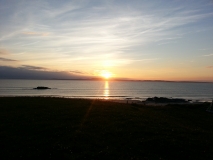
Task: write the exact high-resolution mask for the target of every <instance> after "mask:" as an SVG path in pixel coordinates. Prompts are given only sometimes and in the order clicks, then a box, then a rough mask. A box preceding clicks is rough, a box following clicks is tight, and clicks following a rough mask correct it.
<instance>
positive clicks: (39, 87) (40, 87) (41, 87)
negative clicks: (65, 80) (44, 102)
mask: <svg viewBox="0 0 213 160" xmlns="http://www.w3.org/2000/svg"><path fill="white" fill-rule="evenodd" d="M33 89H51V88H49V87H43V86H38V87H36V88H33Z"/></svg>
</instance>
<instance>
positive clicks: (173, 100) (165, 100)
mask: <svg viewBox="0 0 213 160" xmlns="http://www.w3.org/2000/svg"><path fill="white" fill-rule="evenodd" d="M146 102H154V103H187V102H189V101H187V100H185V99H180V98H171V99H170V98H165V97H153V98H147V99H146Z"/></svg>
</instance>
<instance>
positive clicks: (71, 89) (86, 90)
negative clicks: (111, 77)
mask: <svg viewBox="0 0 213 160" xmlns="http://www.w3.org/2000/svg"><path fill="white" fill-rule="evenodd" d="M38 86H45V87H49V88H51V89H46V90H37V89H34V88H36V87H38ZM0 96H1V97H4V96H43V97H65V98H93V99H134V100H141V101H142V100H145V99H146V98H149V97H167V98H183V99H187V100H192V101H208V102H210V101H212V99H213V83H200V82H199V83H195V82H144V81H92V80H6V79H2V80H0Z"/></svg>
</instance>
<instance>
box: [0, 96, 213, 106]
mask: <svg viewBox="0 0 213 160" xmlns="http://www.w3.org/2000/svg"><path fill="white" fill-rule="evenodd" d="M1 97H4V98H7V97H22V98H28V97H41V98H42V97H43V98H62V99H88V100H100V101H110V102H116V103H123V104H137V105H144V106H166V105H194V104H204V103H212V100H205V101H204V100H201V99H200V100H199V99H195V100H189V99H183V98H181V99H183V100H185V101H186V102H185V103H182V102H180V103H178V102H164V103H159V102H148V101H146V99H147V98H139V97H135V98H126V96H110V97H104V96H103V97H95V96H56V95H32V96H31V95H28V96H26V95H5V96H2V95H0V98H1ZM115 97H116V98H115ZM121 97H123V98H121ZM124 97H125V98H124ZM164 98H167V97H164ZM168 99H169V98H168ZM170 99H176V98H170Z"/></svg>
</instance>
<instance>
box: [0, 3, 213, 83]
mask: <svg viewBox="0 0 213 160" xmlns="http://www.w3.org/2000/svg"><path fill="white" fill-rule="evenodd" d="M0 21H1V25H0V66H2V67H13V68H20V67H21V68H25V69H26V70H36V71H38V70H40V71H42V72H44V71H46V72H67V73H69V74H71V75H74V76H75V75H76V76H79V75H81V76H103V75H104V74H105V73H108V74H110V75H111V76H112V77H123V78H130V79H142V80H144V79H151V80H156V79H160V80H195V81H213V27H212V26H213V1H212V0H187V1H184V0H171V1H169V0H152V1H148V0H132V1H127V0H73V1H71V0H69V1H68V0H60V1H59V0H37V1H36V0H19V1H17V0H0ZM26 66H27V67H26ZM29 66H31V67H29ZM59 78H60V77H59Z"/></svg>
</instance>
